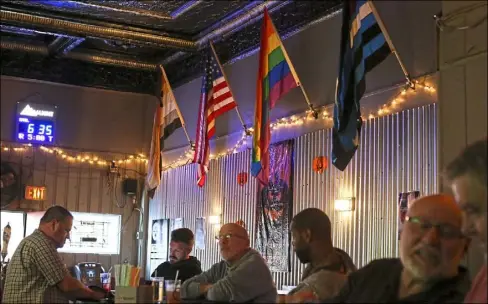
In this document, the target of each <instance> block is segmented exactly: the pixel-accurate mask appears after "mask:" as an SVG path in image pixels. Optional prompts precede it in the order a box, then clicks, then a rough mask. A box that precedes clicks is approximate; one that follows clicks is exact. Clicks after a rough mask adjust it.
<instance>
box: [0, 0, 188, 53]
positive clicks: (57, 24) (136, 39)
mask: <svg viewBox="0 0 488 304" xmlns="http://www.w3.org/2000/svg"><path fill="white" fill-rule="evenodd" d="M0 18H1V20H2V22H10V23H14V24H17V25H19V24H20V25H22V26H24V27H27V28H36V27H42V28H47V29H49V30H50V31H54V32H56V33H59V34H66V33H67V34H70V35H74V36H78V37H95V38H102V39H112V40H121V41H125V42H128V43H135V44H143V45H145V44H154V45H158V46H160V47H165V48H177V49H194V48H195V47H196V44H195V43H194V42H192V41H189V40H184V39H179V38H172V37H168V36H160V35H155V34H149V33H143V32H136V31H130V30H125V29H117V28H109V27H100V26H96V25H91V24H85V23H81V22H73V21H69V20H64V19H59V18H52V17H43V16H37V15H33V14H27V13H19V12H15V11H9V10H4V9H2V10H1V15H0Z"/></svg>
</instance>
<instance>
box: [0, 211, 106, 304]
mask: <svg viewBox="0 0 488 304" xmlns="http://www.w3.org/2000/svg"><path fill="white" fill-rule="evenodd" d="M72 226H73V215H72V214H71V213H70V212H69V211H68V210H66V209H65V208H63V207H61V206H53V207H51V208H49V209H47V211H46V213H45V214H44V216H43V217H42V218H41V222H40V223H39V228H38V229H36V230H35V231H34V232H33V233H32V234H31V235H29V236H28V237H26V238H24V239H23V240H22V242H20V244H19V246H18V247H17V250H15V253H14V254H13V256H12V259H11V260H10V264H9V266H8V270H7V275H6V279H5V290H4V294H3V303H68V300H73V299H79V298H85V299H92V300H101V299H103V298H105V294H103V293H99V292H95V291H92V290H91V289H89V288H87V287H85V286H84V285H83V284H82V283H81V282H80V281H78V280H76V279H75V278H73V277H72V276H71V275H70V274H69V272H68V270H67V269H66V267H65V266H64V264H63V262H62V260H61V257H60V256H59V253H58V251H57V249H58V248H62V247H63V246H64V244H65V242H66V239H68V238H69V234H70V231H71V227H72Z"/></svg>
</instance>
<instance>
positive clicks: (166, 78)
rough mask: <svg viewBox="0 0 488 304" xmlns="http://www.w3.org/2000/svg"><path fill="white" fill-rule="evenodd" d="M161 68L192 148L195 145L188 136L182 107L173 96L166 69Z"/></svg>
mask: <svg viewBox="0 0 488 304" xmlns="http://www.w3.org/2000/svg"><path fill="white" fill-rule="evenodd" d="M160 68H161V71H162V72H163V77H164V80H165V81H166V83H168V86H169V92H170V94H171V96H172V97H173V100H174V102H175V106H176V111H177V112H178V116H179V117H180V120H181V126H182V127H183V131H185V135H186V138H187V139H188V142H189V143H190V146H191V147H193V143H192V141H191V139H190V136H189V135H188V131H187V130H186V124H185V120H184V119H183V115H181V111H180V107H178V103H177V102H176V98H175V95H174V94H173V89H172V88H171V84H170V83H169V80H168V77H167V76H166V71H165V70H164V67H163V66H162V65H160Z"/></svg>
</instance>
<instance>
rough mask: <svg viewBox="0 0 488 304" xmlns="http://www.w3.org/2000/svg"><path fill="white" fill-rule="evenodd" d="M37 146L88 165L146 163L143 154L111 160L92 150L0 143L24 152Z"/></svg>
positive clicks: (73, 161) (6, 150)
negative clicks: (82, 150)
mask: <svg viewBox="0 0 488 304" xmlns="http://www.w3.org/2000/svg"><path fill="white" fill-rule="evenodd" d="M35 148H38V149H39V150H40V151H42V152H44V153H46V154H52V155H54V156H56V157H59V158H60V159H62V160H65V161H66V162H70V163H85V164H89V165H94V166H100V167H105V166H108V165H109V164H111V163H112V162H114V163H116V164H119V165H120V164H124V163H125V164H130V163H147V162H148V159H147V158H146V157H145V156H144V154H137V155H129V156H128V157H126V158H122V159H112V160H106V159H103V158H102V157H99V156H97V155H96V153H93V152H77V153H76V152H72V151H65V150H63V149H61V148H57V147H54V148H49V147H46V146H39V147H34V146H32V145H31V144H25V145H20V144H18V145H15V144H12V143H4V142H2V143H1V150H2V151H5V152H9V151H13V152H26V151H28V150H29V149H35Z"/></svg>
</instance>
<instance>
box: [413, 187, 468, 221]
mask: <svg viewBox="0 0 488 304" xmlns="http://www.w3.org/2000/svg"><path fill="white" fill-rule="evenodd" d="M418 214H421V215H425V214H429V216H430V217H431V218H432V217H434V218H439V220H440V219H444V220H449V221H450V223H451V224H455V225H456V226H459V227H461V221H462V213H461V208H459V205H458V204H457V203H456V201H455V200H454V197H452V196H450V195H447V194H434V195H427V196H423V197H420V198H418V199H416V200H415V201H413V202H412V205H411V206H410V208H409V209H408V212H407V215H408V216H415V215H418Z"/></svg>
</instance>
